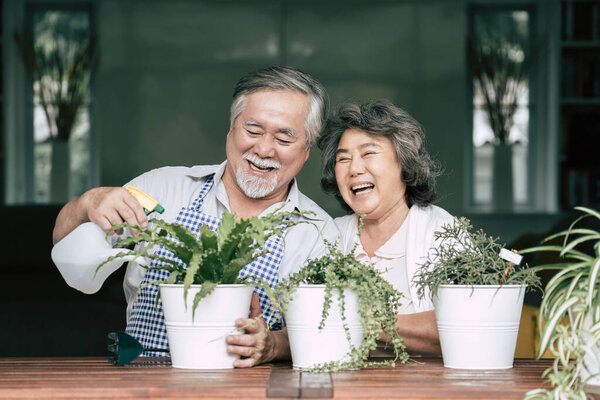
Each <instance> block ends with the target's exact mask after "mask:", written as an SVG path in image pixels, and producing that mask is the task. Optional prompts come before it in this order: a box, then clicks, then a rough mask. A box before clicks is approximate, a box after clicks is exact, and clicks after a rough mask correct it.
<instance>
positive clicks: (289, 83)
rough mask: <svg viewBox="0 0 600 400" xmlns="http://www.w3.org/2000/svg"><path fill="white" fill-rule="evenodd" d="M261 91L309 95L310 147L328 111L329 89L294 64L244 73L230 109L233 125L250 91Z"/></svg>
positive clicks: (307, 130)
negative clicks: (292, 65)
mask: <svg viewBox="0 0 600 400" xmlns="http://www.w3.org/2000/svg"><path fill="white" fill-rule="evenodd" d="M259 90H295V91H299V92H301V93H304V94H307V95H308V96H309V98H310V108H309V111H308V116H307V117H306V121H305V122H304V129H306V149H308V148H310V147H311V146H312V145H313V144H314V143H315V141H316V140H317V138H318V137H319V133H320V132H321V126H322V125H323V119H324V118H325V114H326V112H327V92H326V91H325V88H324V87H323V85H321V84H320V83H319V82H318V81H317V80H316V79H314V78H313V77H311V76H310V75H308V74H306V73H304V72H302V71H300V70H299V69H297V68H294V67H279V66H278V67H268V68H264V69H261V70H258V71H254V72H251V73H249V74H247V75H245V76H243V77H242V78H241V79H240V80H239V81H238V83H237V84H236V85H235V89H234V90H233V102H232V103H231V111H230V122H229V123H230V128H233V124H234V122H235V119H236V118H237V117H238V116H239V115H240V114H241V113H242V111H244V108H245V107H246V98H247V96H248V94H250V93H252V92H256V91H259Z"/></svg>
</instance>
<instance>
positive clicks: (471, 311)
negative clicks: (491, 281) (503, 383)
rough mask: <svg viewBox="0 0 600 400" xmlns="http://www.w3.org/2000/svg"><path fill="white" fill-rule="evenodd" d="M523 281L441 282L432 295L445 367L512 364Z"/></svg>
mask: <svg viewBox="0 0 600 400" xmlns="http://www.w3.org/2000/svg"><path fill="white" fill-rule="evenodd" d="M525 288H526V286H524V285H474V286H470V285H440V287H439V289H438V293H437V296H434V297H433V304H434V307H435V314H436V319H437V325H438V331H439V334H440V344H441V347H442V357H443V359H444V366H445V367H447V368H460V369H507V368H512V366H513V361H514V356H515V346H516V344H517V334H518V332H519V322H520V319H521V310H522V308H523V297H524V294H525Z"/></svg>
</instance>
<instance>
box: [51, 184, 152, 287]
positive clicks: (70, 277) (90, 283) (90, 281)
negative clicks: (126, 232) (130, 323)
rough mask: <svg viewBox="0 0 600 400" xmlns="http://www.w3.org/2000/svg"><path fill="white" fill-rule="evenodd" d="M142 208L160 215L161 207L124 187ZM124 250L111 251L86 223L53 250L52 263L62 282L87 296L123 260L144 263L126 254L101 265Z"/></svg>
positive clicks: (97, 229)
mask: <svg viewBox="0 0 600 400" xmlns="http://www.w3.org/2000/svg"><path fill="white" fill-rule="evenodd" d="M125 189H126V190H127V191H128V192H129V193H131V194H132V195H133V196H134V197H135V198H136V199H137V200H138V201H139V202H140V204H141V205H142V207H143V208H144V212H145V213H146V215H148V214H150V213H151V212H153V211H156V212H158V213H163V212H164V208H163V207H162V206H161V205H160V204H159V203H158V202H157V201H156V200H154V199H153V198H152V197H150V196H148V195H147V194H146V193H144V192H143V191H141V190H140V189H138V188H134V187H133V186H127V187H126V188H125ZM122 252H127V249H122V248H113V247H112V245H111V243H110V241H109V240H108V238H107V237H106V233H105V232H104V231H103V230H102V229H101V228H100V227H99V226H98V225H96V224H95V223H93V222H85V223H83V224H81V225H79V226H78V227H77V228H75V229H74V230H73V231H72V232H71V233H69V234H68V235H67V236H65V237H64V238H62V239H61V240H60V241H59V242H58V243H56V244H55V245H54V247H52V253H51V257H52V261H54V264H56V266H57V267H58V270H59V271H60V274H61V275H62V277H63V278H64V280H65V282H67V284H68V285H69V286H71V287H72V288H74V289H77V290H79V291H81V292H83V293H86V294H92V293H96V292H97V291H98V290H100V288H101V287H102V284H103V283H104V281H105V280H106V278H108V276H109V275H110V274H112V273H113V272H114V271H116V270H117V269H118V268H119V267H120V266H121V265H122V264H123V263H124V262H125V261H132V260H134V259H135V262H137V263H138V264H140V265H145V264H146V263H147V261H146V259H144V258H143V257H138V256H135V255H127V256H124V257H122V258H118V259H116V260H113V261H111V262H109V263H107V264H105V265H103V266H102V268H100V269H99V270H98V271H96V269H97V268H98V265H100V264H101V263H102V262H104V261H105V260H106V259H107V258H109V257H111V256H114V255H116V254H118V253H122Z"/></svg>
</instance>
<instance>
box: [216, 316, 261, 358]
mask: <svg viewBox="0 0 600 400" xmlns="http://www.w3.org/2000/svg"><path fill="white" fill-rule="evenodd" d="M235 326H236V328H238V329H244V328H245V330H246V333H244V334H241V335H229V336H227V337H226V338H225V341H226V342H227V352H228V353H231V354H237V355H240V356H242V357H243V358H241V359H239V360H235V361H234V362H233V366H234V367H236V368H249V367H253V366H255V365H258V364H261V363H263V362H267V361H270V358H271V359H272V355H271V354H267V353H271V351H265V350H269V349H268V348H269V347H272V340H270V338H269V336H272V335H271V334H272V332H270V333H267V325H266V324H265V321H264V320H263V319H262V317H260V316H259V317H258V318H238V319H237V320H236V321H235ZM270 350H272V349H270Z"/></svg>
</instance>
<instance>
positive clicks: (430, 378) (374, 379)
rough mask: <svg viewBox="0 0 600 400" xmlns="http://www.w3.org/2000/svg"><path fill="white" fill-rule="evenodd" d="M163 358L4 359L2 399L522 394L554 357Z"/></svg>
mask: <svg viewBox="0 0 600 400" xmlns="http://www.w3.org/2000/svg"><path fill="white" fill-rule="evenodd" d="M167 360H168V359H167ZM160 361H162V363H151V364H147V363H145V364H140V365H137V366H125V367H116V366H113V365H112V364H110V363H109V362H108V361H107V359H104V358H43V359H26V358H0V399H65V398H69V399H87V398H94V399H102V398H106V399H107V398H116V399H131V398H158V399H183V398H237V399H264V398H267V395H268V394H269V395H270V396H271V397H272V396H284V395H292V396H293V395H294V393H295V397H303V398H304V397H309V396H319V397H333V398H336V399H358V398H363V399H366V398H368V399H385V398H418V399H425V398H432V399H433V398H437V399H441V398H452V399H456V398H515V399H517V398H523V396H524V395H525V393H526V392H527V391H528V390H531V389H535V388H538V387H542V386H544V387H548V386H547V385H545V384H544V383H543V379H542V377H541V375H542V372H543V371H544V370H545V369H546V368H547V367H548V366H550V363H551V361H550V360H539V361H538V360H526V359H520V360H515V366H514V368H512V369H508V370H487V371H467V370H454V369H448V368H444V366H443V364H442V360H441V359H439V358H423V359H417V360H416V361H413V362H411V363H409V364H406V365H398V366H397V367H396V368H390V369H366V370H360V371H345V372H336V373H331V374H319V375H315V374H307V373H304V374H302V373H300V372H297V371H294V370H292V369H291V366H290V365H289V364H274V365H264V366H259V367H255V368H250V369H229V370H211V371H200V370H183V369H176V368H172V367H171V366H170V365H169V364H168V362H167V363H165V360H164V359H163V360H160ZM294 390H295V392H294Z"/></svg>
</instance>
